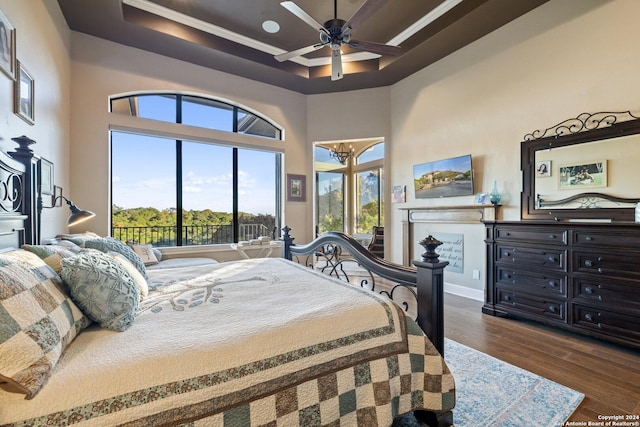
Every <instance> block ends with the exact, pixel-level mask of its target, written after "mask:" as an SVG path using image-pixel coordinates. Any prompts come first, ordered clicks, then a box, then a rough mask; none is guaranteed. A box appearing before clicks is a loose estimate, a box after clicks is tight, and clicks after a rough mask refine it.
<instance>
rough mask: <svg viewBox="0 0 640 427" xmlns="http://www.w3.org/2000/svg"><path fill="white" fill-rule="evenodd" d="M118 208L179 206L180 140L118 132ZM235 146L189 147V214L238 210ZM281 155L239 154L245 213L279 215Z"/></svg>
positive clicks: (114, 148) (115, 145)
mask: <svg viewBox="0 0 640 427" xmlns="http://www.w3.org/2000/svg"><path fill="white" fill-rule="evenodd" d="M112 140H113V144H112V165H113V166H112V167H113V170H112V185H113V191H112V194H113V203H114V204H116V205H118V206H121V207H124V208H134V207H155V208H157V209H160V210H162V209H166V208H170V207H175V206H176V202H175V194H176V193H175V188H176V180H175V171H176V166H175V141H174V140H173V139H163V138H158V137H151V136H142V135H133V134H127V133H122V132H113V133H112ZM231 153H232V150H231V147H226V146H219V145H209V144H202V143H193V142H184V143H183V165H184V166H183V178H182V179H183V189H184V192H183V206H184V208H185V209H190V210H202V209H211V210H213V211H221V212H231V211H232V192H233V190H232V176H231ZM274 165H275V154H273V153H269V152H262V151H256V150H244V149H242V150H240V152H239V209H240V211H242V212H250V213H254V214H258V213H270V214H275V188H274V187H275V186H274V182H275V166H274Z"/></svg>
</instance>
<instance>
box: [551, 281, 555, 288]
mask: <svg viewBox="0 0 640 427" xmlns="http://www.w3.org/2000/svg"><path fill="white" fill-rule="evenodd" d="M549 287H550V288H555V287H556V282H554V281H553V280H549Z"/></svg>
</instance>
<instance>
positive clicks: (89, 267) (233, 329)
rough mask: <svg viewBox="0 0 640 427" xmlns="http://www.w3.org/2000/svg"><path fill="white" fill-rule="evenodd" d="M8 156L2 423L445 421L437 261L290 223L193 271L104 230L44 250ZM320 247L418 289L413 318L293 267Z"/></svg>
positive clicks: (0, 231)
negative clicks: (166, 263) (235, 256)
mask: <svg viewBox="0 0 640 427" xmlns="http://www.w3.org/2000/svg"><path fill="white" fill-rule="evenodd" d="M29 145H30V144H29ZM20 148H27V149H29V146H28V145H21V146H20ZM17 151H18V150H17ZM29 151H31V150H30V149H29ZM10 154H11V155H10V156H7V155H5V154H4V153H0V175H1V176H0V182H1V183H3V184H2V185H1V187H2V188H1V191H0V206H1V207H2V209H1V212H0V246H1V247H2V248H4V249H3V252H2V253H0V425H3V426H4V425H10V426H26V425H31V426H36V425H82V426H104V425H132V426H136V425H154V426H156V425H194V426H199V425H202V426H269V425H271V426H276V425H287V426H288V425H301V426H314V425H336V426H337V425H348V426H351V425H364V426H374V425H387V426H388V425H391V424H392V422H393V419H394V418H396V417H397V416H399V415H402V414H406V413H409V412H412V411H414V412H415V413H416V414H419V417H420V418H422V419H425V420H427V419H428V420H437V421H439V422H440V423H441V424H450V423H451V422H452V417H451V409H452V408H453V406H454V405H455V385H454V379H453V377H452V375H451V373H450V371H449V369H448V368H447V366H446V364H445V362H444V360H443V358H442V354H441V353H442V348H440V351H438V349H437V348H436V347H441V343H440V341H441V336H440V337H439V334H440V335H441V315H442V303H441V298H438V295H434V292H435V293H437V292H440V293H441V289H440V291H438V286H437V285H438V283H434V282H433V278H434V277H435V278H436V280H435V282H439V280H438V276H437V274H436V275H435V276H434V273H433V272H434V270H433V268H434V266H435V267H438V266H439V264H438V263H437V262H434V260H433V259H430V260H426V261H424V262H422V263H418V264H417V265H418V268H417V270H416V269H415V268H409V267H401V266H396V265H394V264H391V263H388V262H385V261H381V260H376V259H373V257H371V256H370V255H368V254H367V253H366V252H359V249H358V246H359V245H358V244H357V242H356V243H355V245H354V241H351V240H350V238H348V237H347V236H343V235H339V234H335V235H329V236H321V237H320V238H319V239H318V240H317V241H314V242H312V243H310V244H308V245H295V244H293V238H292V237H291V236H290V234H289V231H290V230H289V229H287V228H285V234H284V237H283V258H264V259H250V260H242V261H235V262H223V263H206V264H194V265H190V266H188V267H180V266H178V267H172V268H156V269H151V268H150V269H146V268H141V267H140V263H138V262H137V260H135V259H132V258H131V259H130V257H131V254H130V253H129V252H127V251H126V250H124V249H122V250H120V246H118V245H117V244H116V243H117V242H115V243H114V242H113V240H115V239H111V238H108V237H98V238H93V239H89V240H87V242H85V243H84V248H80V246H81V245H76V246H78V247H79V248H78V249H76V248H74V247H72V246H71V245H70V244H69V243H64V244H63V243H62V242H60V243H59V244H56V245H48V246H46V247H45V245H39V242H38V241H37V240H34V237H32V236H36V233H31V230H35V229H37V227H35V226H34V221H38V220H39V219H38V218H34V215H33V212H32V210H33V209H32V208H33V206H37V204H38V195H37V194H36V195H34V194H32V192H31V191H29V189H30V188H37V185H33V184H34V183H37V180H38V177H37V168H34V167H33V165H34V157H33V154H32V152H31V153H25V152H23V153H22V154H19V155H16V154H15V153H13V154H12V153H10ZM29 155H31V157H30V158H29ZM36 214H37V210H36ZM36 216H37V215H36ZM327 241H331V242H334V243H339V244H341V245H344V246H345V247H346V248H347V249H348V250H349V251H350V253H353V254H354V256H355V257H356V258H357V259H358V260H359V261H360V262H361V264H362V265H364V266H365V267H367V268H371V269H373V270H375V271H376V272H377V273H379V274H380V275H382V277H387V278H390V279H396V280H398V281H399V282H401V283H405V284H407V285H408V286H415V287H416V289H417V293H418V302H419V309H418V320H417V322H415V321H414V320H413V319H409V318H408V317H407V316H406V315H405V313H404V311H403V310H402V309H401V308H400V307H399V306H397V305H396V304H394V303H393V302H391V301H388V300H387V299H385V298H383V297H381V296H379V295H377V294H375V293H373V292H370V291H368V290H366V289H362V288H360V287H358V286H353V285H350V284H348V283H346V282H344V281H341V280H337V279H334V278H331V277H328V276H326V275H323V274H321V273H319V272H316V271H313V270H311V269H309V268H307V267H305V266H303V265H300V264H298V263H295V262H293V261H291V259H292V258H295V257H296V256H298V255H303V254H305V253H311V252H312V251H313V250H314V249H313V248H314V247H318V246H319V245H323V244H326V243H327ZM72 243H73V242H72ZM74 244H75V243H74ZM96 245H98V246H99V245H105V247H106V248H108V249H109V250H101V249H100V248H98V247H96ZM356 245H357V246H356ZM52 246H56V248H55V249H54V248H52ZM21 247H22V248H21ZM19 248H21V249H19ZM103 249H104V248H103ZM43 251H44V252H43ZM123 258H126V260H123ZM142 267H144V265H143V266H142ZM436 272H437V268H436ZM140 277H142V280H141V279H140ZM63 279H64V280H63ZM92 281H94V282H92ZM112 282H115V283H114V284H113V286H112V288H109V290H108V292H106V293H104V294H105V295H106V294H108V295H109V297H108V298H107V297H105V298H106V299H105V301H104V302H103V303H100V304H98V303H97V301H99V299H98V298H97V297H96V295H98V294H99V293H100V289H103V288H104V287H105V286H107V285H110V284H111V283H112ZM96 284H98V285H99V286H98V285H96ZM91 292H93V294H91V295H90V298H89V297H87V295H89V293H91ZM114 294H115V295H117V297H113V295H114ZM105 306H108V308H109V309H112V308H113V307H116V309H113V310H111V311H109V310H107V309H106V308H105ZM434 307H435V309H434ZM105 313H106V314H105ZM114 313H115V314H114ZM418 324H421V326H422V328H421V327H420V326H418ZM423 329H426V330H427V331H429V332H428V333H429V336H432V335H435V336H436V342H437V344H436V345H434V343H433V342H432V341H431V340H430V339H429V338H428V337H427V336H426V335H425V333H424V332H423ZM34 343H35V344H34ZM29 357H31V359H32V360H26V361H25V359H29Z"/></svg>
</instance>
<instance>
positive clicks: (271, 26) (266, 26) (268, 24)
mask: <svg viewBox="0 0 640 427" xmlns="http://www.w3.org/2000/svg"><path fill="white" fill-rule="evenodd" d="M262 29H263V30H265V31H266V32H267V33H271V34H273V33H277V32H278V31H280V24H278V23H277V22H276V21H271V20H268V21H264V22H263V23H262Z"/></svg>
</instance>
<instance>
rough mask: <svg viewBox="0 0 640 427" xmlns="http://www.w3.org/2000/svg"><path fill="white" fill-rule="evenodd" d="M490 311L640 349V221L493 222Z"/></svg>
mask: <svg viewBox="0 0 640 427" xmlns="http://www.w3.org/2000/svg"><path fill="white" fill-rule="evenodd" d="M485 226H486V240H485V242H486V250H487V287H486V291H485V304H484V307H483V309H482V311H483V312H484V313H486V314H491V315H512V316H517V317H523V318H527V319H531V320H536V321H540V322H543V323H546V324H549V325H553V326H558V327H560V328H564V329H568V330H571V331H574V332H578V333H582V334H586V335H591V336H593V337H597V338H600V339H603V340H608V341H612V342H615V343H618V344H623V345H626V346H630V347H634V348H640V225H636V224H634V223H624V224H621V223H617V224H614V223H611V224H602V223H571V222H537V221H536V222H531V221H488V222H485Z"/></svg>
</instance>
